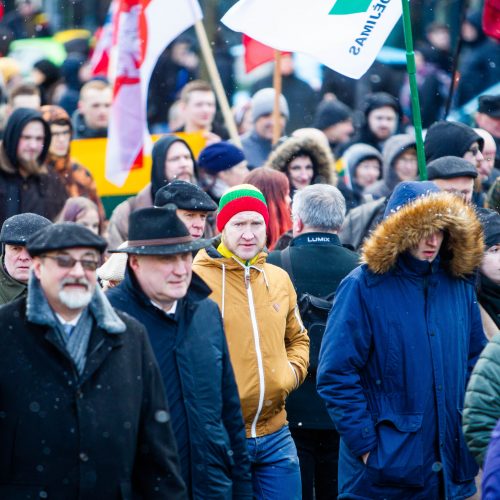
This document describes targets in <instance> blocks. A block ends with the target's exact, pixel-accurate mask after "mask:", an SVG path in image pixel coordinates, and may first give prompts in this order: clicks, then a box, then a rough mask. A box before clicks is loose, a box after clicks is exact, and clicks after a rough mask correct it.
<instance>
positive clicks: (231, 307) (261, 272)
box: [193, 247, 309, 438]
mask: <svg viewBox="0 0 500 500" xmlns="http://www.w3.org/2000/svg"><path fill="white" fill-rule="evenodd" d="M266 255H267V254H265V253H264V252H261V253H260V254H259V255H258V258H257V260H256V262H255V263H254V264H252V265H250V266H245V265H244V264H242V263H241V262H240V261H238V260H237V259H236V258H234V257H233V258H226V257H222V255H221V254H220V253H219V252H218V251H217V250H215V249H214V248H213V247H209V249H208V250H205V249H204V250H200V251H199V252H198V254H197V255H196V257H195V260H194V264H193V271H195V272H196V273H197V274H198V275H199V276H200V277H201V278H202V279H203V281H205V282H206V283H207V284H208V286H209V287H210V288H211V289H212V294H211V295H210V298H211V299H212V300H214V301H215V302H217V304H218V305H219V307H220V309H221V313H222V318H223V321H224V330H225V332H226V337H227V342H228V346H229V353H230V356H231V362H232V365H233V369H234V374H235V377H236V383H237V385H238V391H239V395H240V401H241V407H242V410H243V419H244V421H245V428H246V435H247V437H254V438H255V437H259V436H264V435H267V434H271V433H273V432H276V431H278V430H280V429H281V428H282V427H283V426H284V425H285V424H286V412H285V399H286V397H287V396H288V394H289V393H290V392H291V391H292V390H294V389H296V388H297V387H298V386H299V385H300V384H301V383H302V382H303V380H304V378H305V377H306V374H307V366H308V364H309V337H308V336H307V331H306V330H305V328H304V326H303V324H302V321H301V319H300V314H299V312H298V308H297V295H296V293H295V290H294V288H293V285H292V282H291V281H290V278H289V277H288V274H287V273H286V272H285V271H283V269H280V268H279V267H276V266H273V265H271V264H267V263H266Z"/></svg>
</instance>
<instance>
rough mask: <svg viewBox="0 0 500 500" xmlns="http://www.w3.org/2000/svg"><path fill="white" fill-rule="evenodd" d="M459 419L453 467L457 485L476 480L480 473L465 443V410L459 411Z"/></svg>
mask: <svg viewBox="0 0 500 500" xmlns="http://www.w3.org/2000/svg"><path fill="white" fill-rule="evenodd" d="M457 412H458V419H457V425H456V436H455V443H456V448H455V453H454V455H455V464H454V467H453V480H454V481H455V482H456V483H465V482H467V481H470V480H472V479H474V478H475V477H476V475H477V473H478V471H479V467H478V465H477V463H476V461H475V460H474V457H473V456H472V454H471V452H470V451H469V448H468V447H467V444H466V442H465V438H464V434H463V431H462V414H463V410H460V409H457Z"/></svg>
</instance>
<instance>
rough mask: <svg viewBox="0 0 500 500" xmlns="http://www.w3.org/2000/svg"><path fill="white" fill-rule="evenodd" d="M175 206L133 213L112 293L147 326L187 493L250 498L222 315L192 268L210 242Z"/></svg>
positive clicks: (198, 498) (211, 498)
mask: <svg viewBox="0 0 500 500" xmlns="http://www.w3.org/2000/svg"><path fill="white" fill-rule="evenodd" d="M176 211H177V207H176V206H175V205H173V204H167V205H166V206H165V207H163V208H143V209H140V210H137V211H135V212H132V214H131V215H130V220H129V222H130V224H129V228H130V229H129V237H128V238H129V239H128V246H127V247H126V248H122V249H120V250H118V251H119V252H125V253H127V254H128V264H127V270H126V273H125V279H124V280H123V281H122V282H121V283H120V285H118V286H117V287H115V288H113V289H111V290H110V291H109V292H108V298H109V301H110V302H111V304H112V305H113V306H114V307H115V308H116V309H120V310H122V311H126V312H127V313H128V314H130V315H131V316H133V317H134V318H135V319H137V320H138V321H140V322H141V323H142V324H143V325H144V326H145V327H146V330H147V332H148V336H149V339H150V341H151V346H152V347H153V351H154V353H155V356H156V359H157V361H158V365H159V367H160V372H161V375H162V378H163V382H164V386H165V391H166V395H167V400H168V405H169V410H170V413H169V415H168V416H167V417H165V418H168V419H169V420H170V421H171V423H172V428H173V430H174V435H175V438H176V442H177V449H178V452H179V458H180V462H181V472H182V476H183V479H184V482H185V483H186V485H187V486H188V492H189V498H190V499H193V500H233V499H239V500H243V499H248V500H250V499H251V498H252V479H251V473H250V460H249V456H248V452H247V444H246V437H245V426H244V423H243V416H242V413H241V405H240V399H239V396H238V390H237V387H236V382H235V379H234V374H233V369H232V366H231V362H230V359H229V351H228V347H227V344H226V337H225V334H224V328H223V326H222V318H221V314H220V311H219V308H218V306H217V304H216V303H215V302H213V301H212V300H210V299H208V298H207V297H208V296H209V295H210V293H211V290H210V288H209V287H208V286H207V285H206V284H205V283H204V282H203V281H202V280H201V278H199V277H198V276H197V275H195V274H194V273H192V271H191V267H192V260H193V258H192V252H194V251H196V250H199V249H200V248H204V247H206V246H208V245H210V244H211V243H212V240H205V239H201V238H199V239H197V240H195V239H194V238H193V237H192V236H191V235H190V234H189V231H188V229H187V228H186V226H185V225H184V224H183V223H182V222H181V220H180V219H179V217H178V216H177V214H176ZM159 418H162V416H161V415H160V416H159Z"/></svg>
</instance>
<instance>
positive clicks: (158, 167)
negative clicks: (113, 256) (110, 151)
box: [108, 135, 196, 250]
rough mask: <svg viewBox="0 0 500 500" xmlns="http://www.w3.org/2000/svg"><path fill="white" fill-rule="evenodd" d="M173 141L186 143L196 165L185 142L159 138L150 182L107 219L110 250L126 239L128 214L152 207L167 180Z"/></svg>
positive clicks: (194, 161)
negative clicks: (166, 166)
mask: <svg viewBox="0 0 500 500" xmlns="http://www.w3.org/2000/svg"><path fill="white" fill-rule="evenodd" d="M175 142H181V143H182V144H185V145H186V147H187V148H188V149H189V152H190V153H191V157H192V158H193V163H194V165H195V166H196V159H195V157H194V155H193V152H192V151H191V148H190V147H189V145H188V144H187V142H185V141H184V140H182V139H180V138H179V137H177V136H175V135H166V136H163V137H162V138H161V139H159V140H158V141H157V142H156V143H155V145H154V146H153V152H152V156H153V164H152V166H151V182H150V183H149V184H147V185H146V186H145V187H144V188H143V189H141V191H139V193H138V194H137V195H136V196H131V197H130V198H128V199H127V200H125V201H124V202H122V203H120V204H119V205H118V206H117V207H116V208H115V209H114V210H113V214H112V215H111V218H110V219H109V225H108V243H109V248H110V249H111V250H114V249H116V248H118V247H119V246H120V245H121V244H122V243H123V242H124V241H126V240H127V238H128V217H129V215H130V214H131V213H132V212H135V211H136V210H139V209H140V208H148V207H152V206H153V201H154V199H155V195H156V192H157V191H158V190H159V189H160V188H161V187H163V186H165V185H166V184H168V180H167V179H166V177H165V158H166V157H167V153H168V150H169V149H170V147H171V146H172V144H174V143H175Z"/></svg>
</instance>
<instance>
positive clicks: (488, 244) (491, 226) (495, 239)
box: [477, 208, 500, 338]
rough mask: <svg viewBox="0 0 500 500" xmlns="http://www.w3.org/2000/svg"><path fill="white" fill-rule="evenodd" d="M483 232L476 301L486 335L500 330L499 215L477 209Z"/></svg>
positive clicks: (492, 211) (489, 335) (490, 335)
mask: <svg viewBox="0 0 500 500" xmlns="http://www.w3.org/2000/svg"><path fill="white" fill-rule="evenodd" d="M477 211H478V215H479V220H480V221H481V223H482V225H483V231H484V243H485V245H484V254H483V261H482V263H481V267H480V271H479V276H478V289H477V299H478V301H479V305H480V310H481V318H482V320H483V327H484V330H485V332H486V335H487V336H488V337H489V338H491V337H492V336H493V335H494V334H496V333H497V332H498V330H499V329H500V214H498V213H497V212H495V211H494V210H488V209H485V208H479V209H477Z"/></svg>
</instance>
